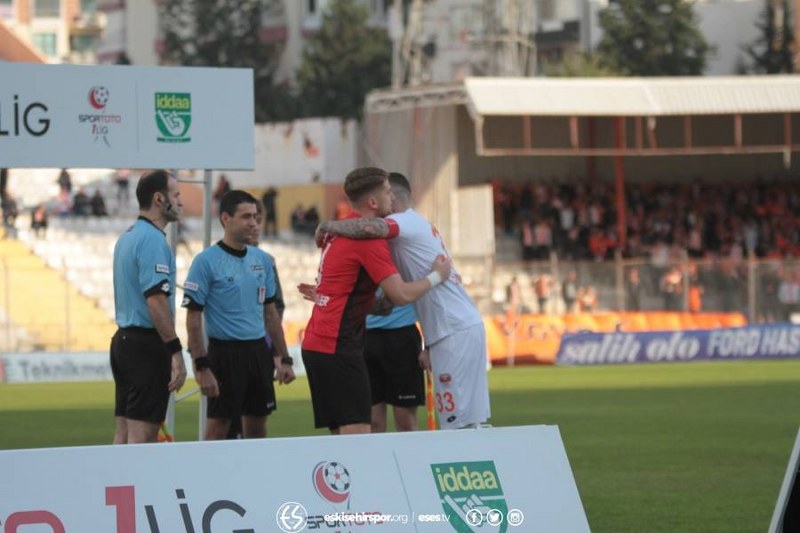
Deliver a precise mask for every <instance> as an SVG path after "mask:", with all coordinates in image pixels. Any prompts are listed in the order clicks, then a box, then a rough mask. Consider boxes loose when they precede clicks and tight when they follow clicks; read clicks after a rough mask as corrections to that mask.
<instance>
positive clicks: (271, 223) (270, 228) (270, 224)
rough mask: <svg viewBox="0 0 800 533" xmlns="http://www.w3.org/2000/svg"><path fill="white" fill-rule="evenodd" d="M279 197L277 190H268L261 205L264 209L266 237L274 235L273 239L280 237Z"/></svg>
mask: <svg viewBox="0 0 800 533" xmlns="http://www.w3.org/2000/svg"><path fill="white" fill-rule="evenodd" d="M277 197H278V190H277V189H275V187H270V188H269V189H267V190H266V191H265V192H264V195H263V196H262V197H261V203H262V205H263V209H264V236H266V237H268V236H269V235H270V234H272V236H273V237H277V236H278V222H277V220H278V211H277V205H276V199H277Z"/></svg>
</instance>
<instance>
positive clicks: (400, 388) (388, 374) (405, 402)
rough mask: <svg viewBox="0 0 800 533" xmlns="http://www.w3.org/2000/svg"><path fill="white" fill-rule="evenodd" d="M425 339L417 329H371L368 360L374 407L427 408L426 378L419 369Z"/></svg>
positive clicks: (366, 349) (366, 344) (366, 350)
mask: <svg viewBox="0 0 800 533" xmlns="http://www.w3.org/2000/svg"><path fill="white" fill-rule="evenodd" d="M421 349H422V337H421V336H420V334H419V330H418V329H417V326H415V325H411V326H406V327H404V328H396V329H368V330H367V333H366V335H365V336H364V361H365V362H366V363H367V370H368V371H369V383H370V387H371V389H372V405H376V404H379V403H388V404H389V405H394V406H397V407H417V406H419V405H425V375H424V374H423V372H422V369H421V368H420V366H419V352H420V350H421Z"/></svg>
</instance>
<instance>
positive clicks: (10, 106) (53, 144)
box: [0, 62, 254, 170]
mask: <svg viewBox="0 0 800 533" xmlns="http://www.w3.org/2000/svg"><path fill="white" fill-rule="evenodd" d="M0 80H3V82H2V84H0V161H2V164H3V166H5V167H10V168H15V167H18V168H26V167H42V168H43V167H55V168H58V167H67V168H69V167H79V168H209V169H244V170H248V169H252V168H253V164H254V137H253V128H254V113H253V105H254V102H253V72H252V70H250V69H229V68H224V69H223V68H186V67H134V66H110V65H109V66H77V65H35V64H26V63H3V62H0Z"/></svg>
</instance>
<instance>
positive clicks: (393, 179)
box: [389, 172, 411, 194]
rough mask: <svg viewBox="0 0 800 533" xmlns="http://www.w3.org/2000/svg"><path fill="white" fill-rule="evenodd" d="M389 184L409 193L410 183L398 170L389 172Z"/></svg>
mask: <svg viewBox="0 0 800 533" xmlns="http://www.w3.org/2000/svg"><path fill="white" fill-rule="evenodd" d="M389 184H390V185H391V186H392V187H400V188H401V189H405V190H406V191H407V192H408V194H411V184H410V183H409V182H408V178H406V177H405V176H403V175H402V174H400V173H399V172H389Z"/></svg>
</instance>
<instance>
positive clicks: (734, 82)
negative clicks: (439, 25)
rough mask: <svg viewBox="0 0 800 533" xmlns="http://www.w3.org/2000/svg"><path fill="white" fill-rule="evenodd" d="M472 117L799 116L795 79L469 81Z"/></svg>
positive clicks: (799, 97)
mask: <svg viewBox="0 0 800 533" xmlns="http://www.w3.org/2000/svg"><path fill="white" fill-rule="evenodd" d="M464 87H465V89H466V91H467V96H468V100H469V103H468V104H467V105H468V107H470V111H471V112H473V113H475V114H477V115H484V116H485V115H514V116H519V115H538V116H615V117H620V116H669V115H673V116H675V115H730V114H750V113H793V112H800V76H792V75H784V76H738V77H733V76H732V77H671V78H555V79H554V78H468V79H466V80H465V81H464Z"/></svg>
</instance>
